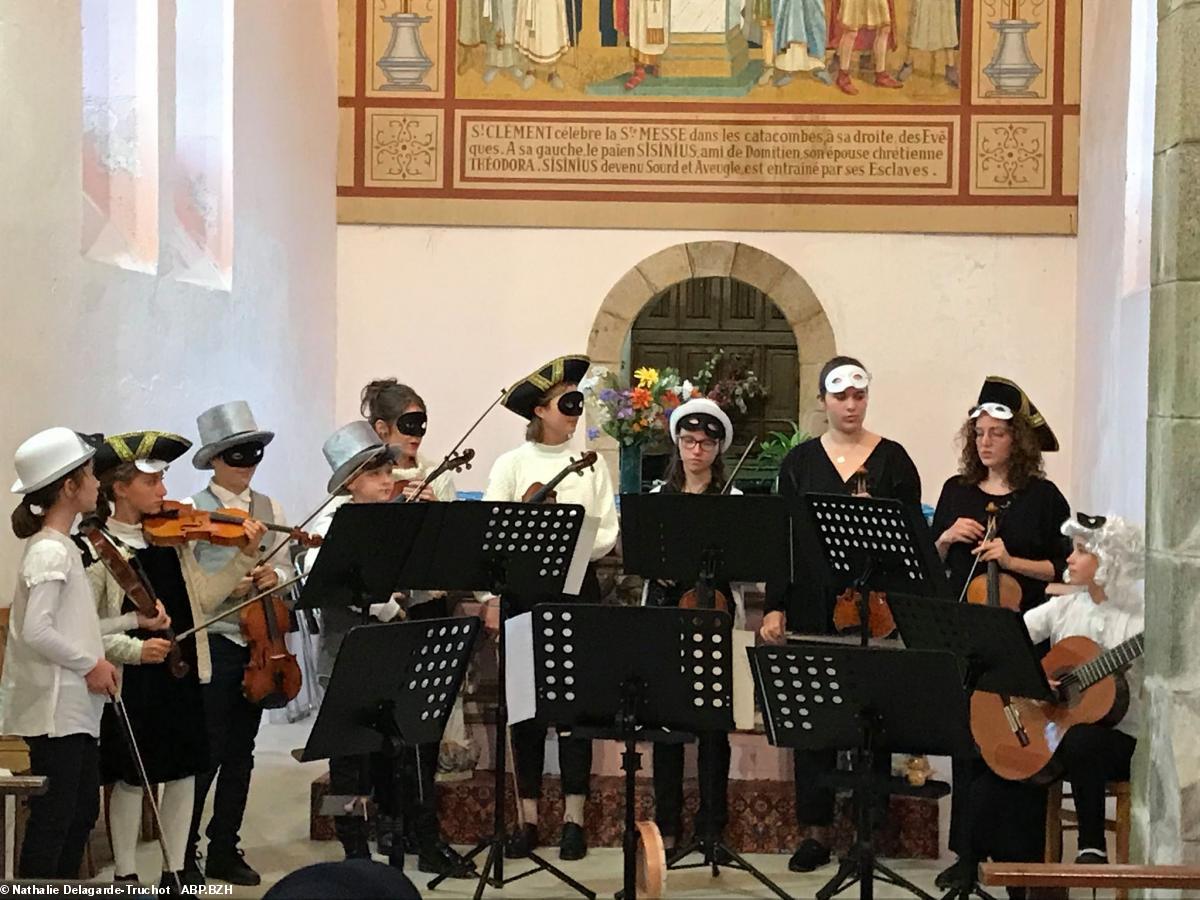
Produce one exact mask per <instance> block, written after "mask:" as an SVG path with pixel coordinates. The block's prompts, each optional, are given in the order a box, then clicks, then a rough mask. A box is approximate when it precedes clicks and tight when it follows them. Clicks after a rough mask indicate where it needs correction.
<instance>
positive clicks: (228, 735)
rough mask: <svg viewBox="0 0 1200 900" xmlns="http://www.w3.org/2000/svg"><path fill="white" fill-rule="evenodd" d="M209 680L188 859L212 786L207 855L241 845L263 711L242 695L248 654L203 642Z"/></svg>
mask: <svg viewBox="0 0 1200 900" xmlns="http://www.w3.org/2000/svg"><path fill="white" fill-rule="evenodd" d="M208 647H209V655H210V657H211V659H212V680H211V681H210V682H209V683H208V684H206V685H202V686H201V689H202V690H203V692H204V717H205V722H206V725H207V728H208V742H209V759H210V761H211V768H209V770H208V771H207V772H202V773H200V774H199V775H197V776H196V802H195V805H194V806H193V807H192V827H191V830H190V832H189V834H188V851H189V856H192V857H193V858H194V854H195V851H196V847H197V845H198V843H199V841H200V819H201V817H202V816H203V815H204V802H205V800H206V799H207V798H208V791H209V788H211V787H212V784H213V781H216V783H217V793H216V796H215V797H214V798H213V814H212V819H211V820H210V821H209V823H208V828H207V829H206V832H205V833H206V834H207V836H208V854H209V856H212V855H213V854H214V853H231V854H232V853H233V852H234V851H235V850H236V849H237V845H238V842H239V841H240V840H241V830H242V819H243V817H244V816H245V814H246V801H247V799H248V798H249V796H250V776H251V774H252V773H253V771H254V741H255V739H256V738H257V737H258V726H259V723H260V721H261V720H262V709H261V707H258V706H256V705H255V704H253V703H251V702H249V701H248V700H247V699H246V698H245V697H244V696H243V695H242V677H243V674H244V671H245V668H246V663H248V662H249V661H250V650H249V648H248V647H243V646H241V645H240V644H236V643H234V642H233V641H231V640H228V639H227V638H224V637H222V636H221V635H219V634H214V635H211V636H210V638H209V642H208Z"/></svg>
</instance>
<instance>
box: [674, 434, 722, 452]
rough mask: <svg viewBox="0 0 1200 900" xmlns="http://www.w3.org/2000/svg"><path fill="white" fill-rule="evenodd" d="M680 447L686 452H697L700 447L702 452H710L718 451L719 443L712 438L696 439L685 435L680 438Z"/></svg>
mask: <svg viewBox="0 0 1200 900" xmlns="http://www.w3.org/2000/svg"><path fill="white" fill-rule="evenodd" d="M679 446H680V447H682V448H683V449H684V450H695V449H696V448H697V447H699V448H700V449H701V450H704V451H705V452H708V451H711V450H716V449H717V442H716V441H714V440H712V439H710V438H694V437H688V436H687V435H686V434H685V435H681V436H680V438H679Z"/></svg>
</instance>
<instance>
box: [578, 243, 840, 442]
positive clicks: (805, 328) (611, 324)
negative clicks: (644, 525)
mask: <svg viewBox="0 0 1200 900" xmlns="http://www.w3.org/2000/svg"><path fill="white" fill-rule="evenodd" d="M712 276H719V277H732V278H736V279H738V280H739V281H742V282H745V283H746V284H748V285H751V286H752V287H755V288H757V289H758V290H760V291H762V292H763V293H764V294H766V295H767V296H768V297H769V298H770V299H771V301H772V302H773V303H774V304H775V305H776V306H777V307H778V308H779V311H780V312H781V313H782V314H783V316H784V318H786V319H787V321H788V324H789V325H791V327H792V333H793V334H794V335H795V337H796V349H797V353H798V354H799V356H800V392H799V396H800V408H799V409H797V410H796V416H797V419H796V420H797V421H798V422H799V423H800V424H801V426H803V427H805V428H807V429H808V431H810V432H813V433H816V432H817V431H820V430H823V428H824V417H823V416H822V415H821V413H820V410H819V408H818V406H817V400H816V396H817V375H818V374H819V372H820V369H821V366H822V365H823V364H824V362H825V360H827V359H829V357H831V356H833V355H834V353H835V352H836V351H835V348H834V339H833V327H832V326H831V325H830V323H829V318H828V316H826V315H825V309H824V307H822V306H821V301H820V300H818V299H817V295H816V294H815V293H814V292H813V289H812V288H811V287H809V284H808V282H807V281H805V280H804V278H803V277H801V275H800V274H799V273H798V272H797V271H796V270H795V269H793V268H792V267H791V266H789V265H788V264H787V263H785V262H784V261H783V260H781V259H779V258H778V257H776V256H773V255H772V254H770V253H767V252H766V251H765V250H760V249H758V248H757V247H753V246H751V245H750V244H743V243H735V242H733V241H693V242H690V243H686V244H676V245H675V246H673V247H667V248H665V249H663V250H660V251H659V252H658V253H655V254H654V255H653V256H648V257H646V258H645V259H644V260H642V261H641V262H639V263H638V264H637V265H636V266H634V267H633V268H632V269H630V270H629V271H628V272H626V273H625V274H624V275H623V276H622V277H621V279H620V280H619V281H617V283H616V284H614V285H613V286H612V288H611V289H610V290H609V292H608V295H607V296H606V297H605V298H604V301H603V302H602V303H601V304H600V309H599V311H597V313H596V319H595V321H594V322H593V323H592V331H591V334H590V335H589V336H588V349H587V352H588V355H589V356H590V357H591V358H592V361H593V362H594V363H595V364H597V365H602V366H606V367H607V368H609V369H610V370H611V371H614V372H615V371H616V370H617V368H618V366H619V365H620V359H621V348H622V346H623V344H624V342H625V337H626V335H628V334H629V331H630V329H631V328H632V327H633V322H634V319H636V318H637V316H638V313H640V312H641V311H642V308H643V307H645V305H646V304H647V303H649V302H650V301H651V300H652V299H653V298H654V297H656V296H658V295H659V294H660V293H662V292H663V291H664V290H666V289H667V288H668V287H670V286H671V285H673V284H677V283H679V282H681V281H687V280H688V279H691V278H706V277H712ZM592 444H593V445H594V446H595V447H596V448H597V449H599V450H600V451H601V452H603V453H604V454H605V455H606V456H609V457H610V458H609V462H610V464H613V465H615V458H616V444H615V442H614V441H612V440H611V439H610V438H608V437H607V436H604V435H602V436H601V437H600V438H599V439H598V440H596V441H594V442H592Z"/></svg>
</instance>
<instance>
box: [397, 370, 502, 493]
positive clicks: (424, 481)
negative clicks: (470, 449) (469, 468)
mask: <svg viewBox="0 0 1200 900" xmlns="http://www.w3.org/2000/svg"><path fill="white" fill-rule="evenodd" d="M507 393H508V391H505V390H501V391H500V396H499V397H497V398H496V399H495V400H493V401H492V402H491V403H489V404H488V408H487V409H485V410H484V411H483V412H482V413H481V414H480V416H479V418H478V419H476V420H475V422H474V423H473V424H472V425H471V427H470V428H468V429H467V432H466V434H464V435H463V436H462V437H460V438H459V439H458V443H457V444H455V445H454V446H453V447H451V448H450V449H449V451H447V453H446V455H445V456H443V457H442V462H441V465H440V466H438V467H437V468H439V469H440V468H441V466H444V465H445V464H446V463H448V462H449V461H450V457H452V456H453V455H454V454H455V453H457V452H458V450H459V448H460V447H462V445H463V444H465V443H466V442H467V438H469V437H470V436H471V434H472V433H473V432H474V431H475V429H476V428H478V427H479V425H480V423H481V422H483V420H484V419H486V418H487V415H488V413H490V412H491V411H492V410H493V409H495V408H496V405H497V404H498V403H499V402H500V401H501V400H503V399H504V395H505V394H507ZM436 471H437V469H430V470H429V472H427V473H426V474H425V477H424V478H423V479H422V480H421V483H420V484H418V485H417V489H416V490H415V491H413V493H412V497H414V498H415V497H416V496H417V495H419V494H420V493H421V491H423V490H425V488H427V487H428V486H429V482H430V478H429V476H430V474H432V473H433V472H436ZM404 502H405V503H411V502H412V499H411V498H410V497H405V498H404Z"/></svg>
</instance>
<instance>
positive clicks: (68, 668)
mask: <svg viewBox="0 0 1200 900" xmlns="http://www.w3.org/2000/svg"><path fill="white" fill-rule="evenodd" d="M103 658H104V643H103V641H102V639H101V634H100V619H99V617H98V615H97V613H96V601H95V600H94V599H93V597H92V591H91V588H90V587H89V586H88V581H87V576H86V575H85V574H84V569H83V559H82V557H81V556H80V553H79V548H78V547H76V546H75V544H74V543H73V542H72V541H71V539H70V538H69V537H67V536H66V535H65V534H62V533H61V532H58V531H54V530H53V529H49V528H44V529H42V530H41V531H39V532H38V533H37V534H35V535H34V536H33V537H31V538H30V539H29V541H28V543H27V544H26V545H25V555H24V556H23V557H22V559H21V570H20V573H19V575H18V576H17V588H16V594H15V597H14V599H13V604H12V614H11V619H10V624H9V632H8V644H7V646H6V650H5V665H4V676H3V679H2V680H0V733H4V734H12V735H20V736H22V737H34V736H37V735H43V734H44V735H47V736H49V737H65V736H66V735H70V734H88V735H91V736H92V737H95V738H98V737H99V736H100V716H101V713H103V711H104V703H105V699H106V698H105V697H104V695H102V694H93V693H92V692H90V691H89V690H88V688H87V682H86V680H85V676H86V675H87V673H88V672H90V671H91V670H92V669H93V668H95V666H96V664H97V663H98V662H99V661H100V660H101V659H103Z"/></svg>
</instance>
